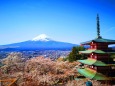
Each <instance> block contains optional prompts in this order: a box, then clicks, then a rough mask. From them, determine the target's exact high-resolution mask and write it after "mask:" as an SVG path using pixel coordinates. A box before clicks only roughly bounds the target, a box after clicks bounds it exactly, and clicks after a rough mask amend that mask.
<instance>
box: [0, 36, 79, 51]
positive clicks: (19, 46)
mask: <svg viewBox="0 0 115 86" xmlns="http://www.w3.org/2000/svg"><path fill="white" fill-rule="evenodd" d="M73 46H77V44H72V43H67V42H60V41H54V40H52V39H51V38H50V37H49V36H47V35H45V34H41V35H38V36H37V37H35V38H33V39H32V40H28V41H23V42H18V43H13V44H7V45H1V46H0V50H49V49H56V50H58V49H63V50H65V49H66V50H67V49H71V48H72V47H73Z"/></svg>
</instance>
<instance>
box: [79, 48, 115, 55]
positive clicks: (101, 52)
mask: <svg viewBox="0 0 115 86" xmlns="http://www.w3.org/2000/svg"><path fill="white" fill-rule="evenodd" d="M79 53H82V54H90V53H97V54H105V53H108V54H109V53H115V51H109V52H108V51H103V50H96V49H88V50H85V51H79Z"/></svg>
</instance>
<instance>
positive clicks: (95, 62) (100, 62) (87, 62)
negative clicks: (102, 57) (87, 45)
mask: <svg viewBox="0 0 115 86" xmlns="http://www.w3.org/2000/svg"><path fill="white" fill-rule="evenodd" d="M78 61H79V62H81V63H83V64H87V65H95V66H108V65H107V64H105V63H104V62H102V61H98V60H95V59H90V58H88V59H86V60H78Z"/></svg>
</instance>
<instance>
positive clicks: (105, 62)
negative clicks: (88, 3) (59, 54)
mask: <svg viewBox="0 0 115 86" xmlns="http://www.w3.org/2000/svg"><path fill="white" fill-rule="evenodd" d="M110 44H115V40H111V39H104V38H102V37H101V36H100V24H99V16H98V15H97V38H95V39H93V40H90V41H87V42H83V43H81V45H90V48H89V49H87V50H85V51H80V53H81V54H85V55H87V59H85V60H78V61H79V62H80V63H82V64H84V65H85V66H84V67H85V68H78V69H77V70H78V72H79V73H80V74H82V75H83V76H85V77H87V78H89V79H93V80H99V81H105V80H106V81H115V61H113V59H112V58H110V55H111V54H112V53H115V52H114V51H113V50H112V49H110V48H108V45H110Z"/></svg>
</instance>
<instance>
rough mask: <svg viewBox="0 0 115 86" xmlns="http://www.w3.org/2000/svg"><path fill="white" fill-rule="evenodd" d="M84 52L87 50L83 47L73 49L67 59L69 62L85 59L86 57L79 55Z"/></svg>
mask: <svg viewBox="0 0 115 86" xmlns="http://www.w3.org/2000/svg"><path fill="white" fill-rule="evenodd" d="M83 50H85V48H84V47H82V46H77V47H73V48H72V51H71V52H70V54H69V55H68V57H67V58H68V60H69V62H73V61H76V60H80V59H83V58H84V56H83V55H81V54H79V51H83Z"/></svg>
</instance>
